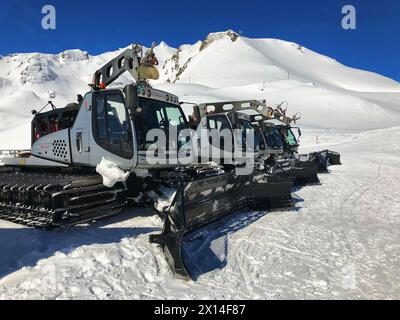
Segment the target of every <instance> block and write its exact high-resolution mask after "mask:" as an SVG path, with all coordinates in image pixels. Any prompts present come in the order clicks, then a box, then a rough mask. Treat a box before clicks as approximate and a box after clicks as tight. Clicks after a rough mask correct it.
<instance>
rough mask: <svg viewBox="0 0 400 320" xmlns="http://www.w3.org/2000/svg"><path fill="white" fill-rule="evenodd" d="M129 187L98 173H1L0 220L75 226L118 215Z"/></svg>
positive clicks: (30, 225) (38, 224)
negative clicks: (106, 183)
mask: <svg viewBox="0 0 400 320" xmlns="http://www.w3.org/2000/svg"><path fill="white" fill-rule="evenodd" d="M124 192H125V187H124V186H123V185H116V186H115V187H114V188H107V187H105V186H104V185H103V183H102V178H101V176H100V175H97V174H80V175H77V174H65V173H45V172H0V219H3V220H8V221H12V222H15V223H18V224H24V225H27V226H29V227H35V228H51V227H57V226H58V227H65V226H71V225H75V224H79V223H83V222H87V221H91V220H94V219H99V218H104V217H108V216H111V215H114V214H117V213H119V212H120V211H121V209H122V207H123V206H124V205H125V204H126V200H125V197H124Z"/></svg>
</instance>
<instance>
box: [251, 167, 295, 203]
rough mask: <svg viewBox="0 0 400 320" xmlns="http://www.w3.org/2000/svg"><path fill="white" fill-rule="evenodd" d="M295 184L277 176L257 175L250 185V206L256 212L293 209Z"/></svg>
mask: <svg viewBox="0 0 400 320" xmlns="http://www.w3.org/2000/svg"><path fill="white" fill-rule="evenodd" d="M292 186H293V183H292V181H291V180H290V179H287V178H284V177H280V176H277V175H268V174H263V175H255V176H254V178H253V183H252V184H251V185H250V194H249V197H248V205H249V207H250V208H251V209H254V210H275V209H281V210H282V209H291V208H293V207H294V201H293V198H292V192H291V189H292Z"/></svg>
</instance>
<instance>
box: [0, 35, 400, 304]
mask: <svg viewBox="0 0 400 320" xmlns="http://www.w3.org/2000/svg"><path fill="white" fill-rule="evenodd" d="M121 50H123V49H119V50H117V51H114V52H107V53H104V54H102V55H98V56H91V55H89V54H88V53H86V52H83V51H81V50H68V51H65V52H63V53H60V54H58V55H50V54H41V53H29V54H13V55H9V56H6V57H1V58H0V123H1V124H2V126H1V128H0V150H1V149H8V148H17V149H25V148H29V147H30V121H31V113H30V110H31V109H40V108H41V106H43V105H45V104H46V103H47V101H48V97H49V93H55V94H56V98H55V99H54V103H55V105H56V106H59V107H60V106H64V105H65V104H67V103H69V102H71V101H74V100H75V99H76V94H78V93H81V94H82V93H84V92H86V91H87V90H88V86H87V83H89V82H90V81H91V76H92V74H93V72H94V71H95V70H96V69H97V68H99V67H100V66H101V65H102V64H104V63H105V62H106V61H107V60H109V59H110V58H112V57H114V56H115V55H117V54H118V52H120V51H121ZM155 50H156V54H157V56H158V59H159V61H160V64H159V71H160V76H161V77H160V79H159V80H158V81H155V82H153V85H154V86H155V87H157V88H159V89H162V90H166V91H170V92H171V93H174V94H177V95H178V96H179V97H180V99H181V101H187V102H212V101H221V100H235V99H266V101H267V103H268V104H269V105H272V106H274V105H276V104H279V103H281V102H282V101H284V100H285V101H287V103H288V106H289V108H288V110H289V111H288V112H289V114H294V113H297V112H299V113H301V114H302V119H301V120H300V121H299V122H298V125H299V126H300V127H301V128H302V131H303V136H302V141H301V144H302V150H301V151H304V152H309V151H314V150H323V149H326V148H329V149H332V150H335V151H339V152H340V153H341V157H342V162H343V165H342V166H336V167H332V168H331V173H330V174H324V175H320V180H321V182H322V185H321V186H308V187H304V188H301V189H299V190H293V192H294V196H295V197H296V199H297V201H296V210H294V211H289V212H243V213H240V214H238V215H236V216H233V217H231V218H230V219H228V221H227V222H226V223H225V224H224V225H222V226H219V227H218V228H216V229H215V230H214V231H212V232H210V233H206V232H205V233H204V240H205V241H204V243H203V244H202V245H200V246H199V245H198V244H196V243H191V244H189V246H190V247H191V248H192V249H193V250H192V252H193V254H192V255H191V256H190V261H191V263H190V269H191V271H192V273H194V274H195V276H196V279H197V280H196V281H187V282H186V281H180V280H176V279H175V278H174V277H173V275H172V274H171V272H170V271H169V268H168V265H167V263H166V261H165V259H164V256H163V254H162V251H161V249H160V248H158V247H157V246H155V245H151V244H150V243H149V242H148V236H149V235H150V234H151V233H155V232H159V231H160V229H161V227H162V223H161V221H160V220H159V219H158V218H157V217H156V216H154V215H152V213H151V212H149V211H147V210H145V209H138V208H127V209H126V210H125V211H124V213H123V214H121V215H119V216H117V217H114V218H112V219H106V220H104V221H99V222H96V223H92V224H90V225H84V226H77V227H74V228H72V229H70V230H64V231H61V230H54V231H51V232H48V231H41V230H32V229H28V228H25V227H22V226H19V225H15V224H12V223H9V222H5V221H2V220H0V243H1V245H0V299H34V298H39V299H86V298H87V299H132V298H133V299H153V298H155V299H159V298H168V299H183V298H185V299H195V298H200V299H207V298H208V299H214V298H219V299H292V298H295V299H352V298H357V299H378V298H383V299H399V298H400V271H399V270H400V269H399V265H400V245H399V244H400V235H399V232H398V230H399V227H400V202H399V200H398V199H400V197H399V196H400V194H399V193H400V191H399V188H398V186H399V185H400V168H399V165H398V164H399V163H400V139H399V138H400V84H399V83H398V82H396V81H394V80H392V79H388V78H385V77H383V76H380V75H378V74H374V73H370V72H366V71H362V70H356V69H353V68H350V67H347V66H344V65H342V64H340V63H339V62H337V61H335V60H334V59H332V58H329V57H326V56H322V55H320V54H318V53H316V52H313V51H311V50H310V49H307V48H304V47H302V46H301V45H299V44H294V43H290V42H286V41H282V40H277V39H250V38H245V37H241V36H239V35H237V34H236V33H234V32H232V31H227V32H220V33H213V34H210V35H209V36H208V37H207V38H206V39H204V40H203V41H198V42H196V43H195V44H185V45H182V46H180V47H179V48H171V47H169V46H168V45H167V44H166V43H161V44H160V45H159V46H157V47H156V49H155ZM129 81H131V80H130V79H129V76H126V75H125V76H123V77H122V78H121V79H120V80H119V81H118V84H124V83H128V82H129ZM183 107H184V110H185V112H186V113H187V114H189V113H190V112H191V107H190V106H189V105H183ZM316 142H318V143H316ZM0 163H1V162H0Z"/></svg>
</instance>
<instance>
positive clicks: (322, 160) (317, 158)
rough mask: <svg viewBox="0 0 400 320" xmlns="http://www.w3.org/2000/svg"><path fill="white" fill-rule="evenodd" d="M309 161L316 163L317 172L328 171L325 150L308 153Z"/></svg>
mask: <svg viewBox="0 0 400 320" xmlns="http://www.w3.org/2000/svg"><path fill="white" fill-rule="evenodd" d="M309 157H310V161H312V162H314V163H315V164H316V165H317V168H318V172H321V173H327V172H328V166H329V162H328V153H327V152H326V151H319V152H312V153H310V154H309Z"/></svg>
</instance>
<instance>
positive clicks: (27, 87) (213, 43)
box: [0, 30, 400, 149]
mask: <svg viewBox="0 0 400 320" xmlns="http://www.w3.org/2000/svg"><path fill="white" fill-rule="evenodd" d="M122 50H123V49H119V50H117V51H114V52H106V53H103V54H101V55H98V56H91V55H89V54H88V53H87V52H84V51H81V50H68V51H64V52H62V53H59V54H56V55H52V54H40V53H24V54H12V55H8V56H5V57H1V58H0V123H2V126H1V128H0V149H2V148H12V147H16V148H26V147H29V123H30V120H31V113H30V111H31V110H32V109H38V108H40V107H41V106H43V105H45V104H46V103H47V101H48V100H49V93H50V92H52V93H55V94H56V98H55V99H54V103H55V105H56V106H58V107H63V106H64V105H65V104H67V103H69V102H71V101H74V100H75V99H76V94H78V93H84V92H86V91H87V90H88V86H87V84H88V83H90V82H91V77H92V75H93V73H94V71H95V70H96V69H97V68H99V67H100V66H102V65H103V64H104V63H105V62H106V61H108V60H109V59H110V58H112V57H114V56H115V55H117V54H118V52H120V51H122ZM155 52H156V54H157V57H158V60H159V62H160V64H159V71H160V79H159V80H157V81H155V82H153V84H154V85H155V86H157V87H159V88H162V89H164V90H168V91H171V92H173V93H176V94H179V95H180V97H181V100H184V101H194V102H201V101H213V100H214V101H215V100H225V99H252V98H257V99H261V98H262V99H266V100H267V102H268V103H269V104H271V105H274V104H278V103H280V102H281V101H283V100H286V101H288V103H289V109H290V112H291V113H295V112H300V113H301V114H302V115H303V118H302V120H301V122H300V123H299V124H300V125H301V126H303V127H308V128H321V129H338V130H346V131H347V130H350V131H362V130H368V129H377V128H384V127H391V126H395V125H399V124H400V83H398V82H396V81H394V80H391V79H389V78H386V77H383V76H380V75H378V74H375V73H371V72H366V71H361V70H357V69H353V68H349V67H346V66H344V65H342V64H340V63H339V62H337V61H335V60H333V59H331V58H328V57H326V56H323V55H320V54H318V53H315V52H313V51H311V50H309V49H307V48H304V47H302V46H301V45H299V44H295V43H290V42H286V41H282V40H277V39H250V38H246V37H243V36H240V35H239V34H237V33H235V32H234V31H231V30H229V31H226V32H218V33H211V34H209V35H208V36H207V37H206V39H204V40H203V41H198V42H196V43H195V44H193V45H188V44H185V45H181V46H180V47H179V48H177V49H175V48H171V47H170V46H168V45H167V44H166V43H165V42H161V43H160V44H159V45H158V46H157V47H156V48H155ZM129 81H131V79H130V77H129V75H125V76H123V77H122V78H121V80H120V81H119V83H118V84H121V83H127V82H129Z"/></svg>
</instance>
